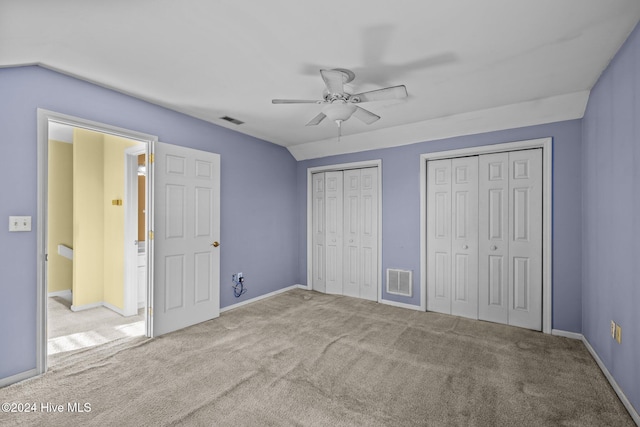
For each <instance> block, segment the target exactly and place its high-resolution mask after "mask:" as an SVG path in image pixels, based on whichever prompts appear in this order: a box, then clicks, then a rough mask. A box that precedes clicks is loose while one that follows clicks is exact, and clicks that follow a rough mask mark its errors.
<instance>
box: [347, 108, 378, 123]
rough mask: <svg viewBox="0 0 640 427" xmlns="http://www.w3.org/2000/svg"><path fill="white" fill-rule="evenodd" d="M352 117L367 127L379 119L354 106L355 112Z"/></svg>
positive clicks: (367, 111) (369, 112)
mask: <svg viewBox="0 0 640 427" xmlns="http://www.w3.org/2000/svg"><path fill="white" fill-rule="evenodd" d="M353 116H354V117H355V118H357V119H358V120H361V121H363V122H364V123H366V124H368V125H370V124H371V123H373V122H375V121H376V120H378V119H379V118H380V116H378V115H377V114H373V113H372V112H371V111H369V110H365V109H364V108H362V107H358V106H356V111H354V112H353Z"/></svg>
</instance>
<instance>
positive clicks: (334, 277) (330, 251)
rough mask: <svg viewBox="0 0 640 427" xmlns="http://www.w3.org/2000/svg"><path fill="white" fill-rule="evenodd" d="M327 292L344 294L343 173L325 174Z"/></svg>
mask: <svg viewBox="0 0 640 427" xmlns="http://www.w3.org/2000/svg"><path fill="white" fill-rule="evenodd" d="M324 175H325V204H326V211H325V218H326V238H325V246H326V279H325V282H326V292H327V293H328V294H342V257H343V255H342V202H343V184H342V172H341V171H338V172H325V174H324Z"/></svg>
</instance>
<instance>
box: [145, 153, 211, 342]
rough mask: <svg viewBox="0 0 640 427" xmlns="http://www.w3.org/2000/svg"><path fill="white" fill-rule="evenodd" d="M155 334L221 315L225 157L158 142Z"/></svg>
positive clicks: (154, 291) (155, 204) (156, 163)
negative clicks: (220, 245) (222, 174)
mask: <svg viewBox="0 0 640 427" xmlns="http://www.w3.org/2000/svg"><path fill="white" fill-rule="evenodd" d="M154 179H155V183H154V212H155V225H154V226H155V230H154V233H155V236H154V267H153V268H154V288H153V306H152V309H153V313H152V322H153V336H158V335H162V334H164V333H167V332H171V331H174V330H177V329H181V328H184V327H187V326H190V325H193V324H196V323H200V322H203V321H206V320H209V319H213V318H215V317H218V316H219V314H220V252H219V251H220V250H219V249H218V248H217V244H216V245H215V246H214V242H217V240H219V238H220V156H219V155H218V154H214V153H209V152H204V151H199V150H194V149H190V148H185V147H178V146H175V145H170V144H163V143H156V145H155V163H154Z"/></svg>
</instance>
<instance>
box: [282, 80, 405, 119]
mask: <svg viewBox="0 0 640 427" xmlns="http://www.w3.org/2000/svg"><path fill="white" fill-rule="evenodd" d="M320 75H321V76H322V80H324V83H325V85H326V89H325V91H324V94H323V97H322V98H323V99H321V100H310V99H273V100H272V101H271V102H272V103H273V104H323V105H325V107H324V108H323V109H322V111H321V112H320V113H319V114H318V115H317V116H315V117H314V118H313V119H311V120H310V121H309V122H308V123H307V124H306V126H315V125H317V124H319V123H320V122H322V121H323V120H324V119H325V118H326V117H328V118H329V120H333V121H335V122H336V124H337V125H338V131H340V128H341V123H342V122H343V121H345V120H348V119H349V118H350V117H351V116H354V117H356V118H357V119H359V120H360V121H362V122H363V123H366V124H368V125H370V124H371V123H373V122H375V121H376V120H378V119H380V116H378V115H377V114H374V113H372V112H371V111H369V110H365V109H364V108H362V107H360V106H359V105H357V104H361V103H363V102H371V101H386V100H391V99H402V98H406V97H407V88H406V87H405V86H404V85H399V86H391V87H386V88H383V89H377V90H371V91H368V92H362V93H356V94H350V93H347V92H345V90H344V85H345V84H346V83H349V82H351V81H352V80H353V79H354V78H355V76H356V75H355V74H354V72H353V71H351V70H347V69H345V68H334V69H331V70H320Z"/></svg>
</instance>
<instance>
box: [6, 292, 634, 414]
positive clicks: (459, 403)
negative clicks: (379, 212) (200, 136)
mask: <svg viewBox="0 0 640 427" xmlns="http://www.w3.org/2000/svg"><path fill="white" fill-rule="evenodd" d="M0 402H37V403H38V405H40V403H42V402H50V403H53V404H62V405H64V406H65V410H64V412H63V413H43V412H42V411H41V410H40V409H38V411H37V412H35V413H23V414H7V413H0V424H1V425H47V426H57V425H61V426H72V425H83V426H85V425H95V426H110V425H118V426H152V425H153V426H155V425H203V426H209V425H223V426H245V425H273V426H278V425H303V426H306V425H317V426H351V425H362V426H376V425H389V426H411V425H432V426H449V425H451V426H455V425H471V426H474V425H478V426H632V425H633V422H632V420H631V418H630V417H629V415H628V413H627V412H626V411H625V409H624V407H623V406H622V404H621V403H620V401H619V400H618V398H617V397H616V395H615V393H614V392H613V390H612V389H611V387H610V386H609V384H608V383H607V381H606V379H605V378H604V376H603V375H602V373H601V371H600V370H599V369H598V367H597V365H596V363H595V362H594V361H593V359H592V358H591V356H590V355H589V353H588V352H587V350H586V349H585V348H584V346H583V344H582V343H581V342H579V341H576V340H570V339H566V338H561V337H555V336H549V335H544V334H541V333H537V332H532V331H528V330H523V329H518V328H513V327H509V326H503V325H496V324H491V323H486V322H478V321H470V320H465V319H460V318H457V317H453V316H446V315H440V314H435V313H422V312H416V311H412V310H406V309H401V308H396V307H390V306H385V305H381V304H376V303H371V302H368V301H363V300H357V299H352V298H347V297H337V296H330V295H324V294H319V293H315V292H309V291H303V290H294V291H289V292H286V293H284V294H281V295H278V296H275V297H272V298H269V299H266V300H263V301H260V302H257V303H255V304H250V305H246V306H243V307H240V308H238V309H235V310H232V311H230V312H227V313H224V314H223V315H222V316H221V317H220V318H218V319H215V320H213V321H210V322H205V323H202V324H200V325H196V326H193V327H190V328H188V329H185V330H183V331H179V332H176V333H172V334H168V335H166V336H164V337H161V338H158V339H154V340H149V339H145V338H129V339H122V340H119V341H116V342H112V343H109V344H105V345H102V346H98V347H93V348H90V349H86V350H82V351H77V352H75V353H71V354H68V355H67V356H66V357H64V358H61V359H60V360H59V361H58V364H57V365H56V366H54V367H53V368H52V369H51V370H50V371H49V372H48V373H47V374H46V375H44V376H43V377H40V378H37V379H33V380H29V381H25V382H22V383H19V384H14V385H12V386H9V387H7V388H4V389H0ZM68 402H75V403H78V404H80V405H82V404H84V403H88V404H90V409H91V411H90V412H84V413H69V412H68V411H67V406H66V405H67V403H68Z"/></svg>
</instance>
